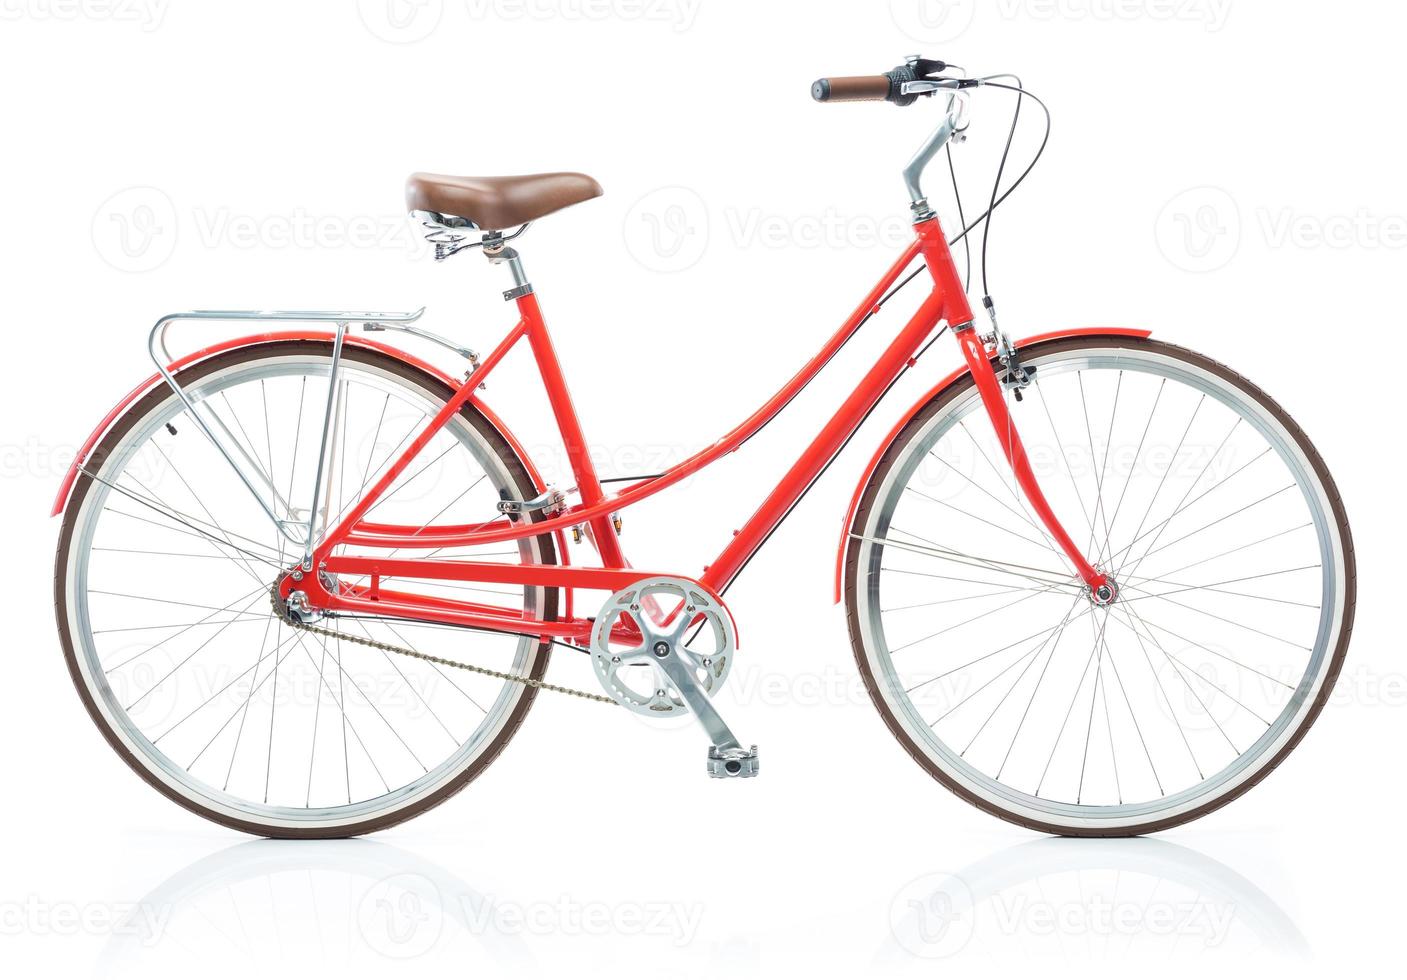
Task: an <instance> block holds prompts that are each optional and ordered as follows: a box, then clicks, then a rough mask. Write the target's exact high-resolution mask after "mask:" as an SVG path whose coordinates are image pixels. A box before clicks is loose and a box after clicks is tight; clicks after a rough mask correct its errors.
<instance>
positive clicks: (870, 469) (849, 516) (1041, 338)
mask: <svg viewBox="0 0 1407 980" xmlns="http://www.w3.org/2000/svg"><path fill="white" fill-rule="evenodd" d="M1150 334H1151V331H1149V330H1133V329H1130V328H1127V327H1082V328H1078V329H1074V330H1055V331H1052V332H1050V333H1041V334H1036V335H1035V336H1033V337H1027V338H1025V339H1024V340H1019V341H1017V342H1016V349H1017V350H1025V349H1026V348H1029V347H1032V346H1034V345H1035V344H1042V343H1045V342H1046V341H1050V340H1064V339H1065V338H1067V337H1139V338H1142V337H1147V336H1149V335H1150ZM967 373H968V372H967V367H966V365H964V366H963V367H961V368H959V369H958V370H956V371H954V372H953V373H952V374H950V375H948V376H947V377H946V378H944V379H943V380H942V381H940V382H938V384H936V385H934V386H933V387H932V388H930V389H929V390H928V393H927V394H925V395H924V396H923V397H922V398H920V399H919V400H918V401H917V402H915V403H914V406H913V408H911V409H909V410H908V411H907V412H905V413H904V414H903V416H901V417H900V419H899V421H898V422H897V423H896V424H895V426H894V428H892V429H890V430H889V434H888V435H887V436H885V437H884V440H883V441H882V442H880V444H879V448H878V449H877V450H875V454H874V456H873V457H871V459H870V462H869V465H868V466H866V467H865V470H864V472H863V473H861V474H860V482H859V483H858V484H856V486H855V492H854V494H852V495H851V497H850V506H849V508H848V509H847V510H846V511H845V522H844V523H843V524H841V526H840V547H839V548H838V549H837V551H836V556H835V601H836V602H839V601H840V599H841V592H842V590H843V589H844V587H845V548H846V545H847V544H848V542H849V539H850V527H851V525H852V524H854V522H855V512H856V511H857V510H858V509H859V507H860V498H861V497H862V496H863V495H864V492H865V487H866V486H868V485H869V482H870V478H871V477H872V476H874V472H875V470H876V469H877V468H878V467H879V461H880V460H881V459H883V458H884V454H885V453H886V452H887V451H888V450H889V447H890V446H892V445H893V444H894V440H895V439H897V438H898V437H899V433H900V432H902V431H903V429H904V426H906V425H908V424H909V421H910V420H911V419H912V418H913V417H914V416H915V415H917V414H918V413H919V410H920V409H922V408H923V406H925V405H927V404H928V403H929V402H931V401H932V400H933V399H934V398H936V397H938V396H939V395H941V394H942V393H943V392H944V391H946V390H947V389H948V388H949V387H951V386H952V385H954V384H957V383H958V382H959V381H961V380H962V379H963V378H964V377H966V376H967Z"/></svg>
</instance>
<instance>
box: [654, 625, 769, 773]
mask: <svg viewBox="0 0 1407 980" xmlns="http://www.w3.org/2000/svg"><path fill="white" fill-rule="evenodd" d="M651 652H652V654H653V659H654V662H655V665H656V666H657V667H658V668H659V669H660V670H662V671H663V672H664V675H665V676H666V677H668V678H669V680H670V682H671V683H672V684H673V685H674V686H675V688H677V689H678V691H679V695H680V697H682V698H683V699H684V703H685V704H686V705H688V706H689V710H690V711H692V712H693V713H694V717H695V718H697V719H698V720H699V724H700V725H702V726H703V729H704V732H705V733H706V734H707V735H708V738H709V742H711V743H712V744H711V745H710V746H709V749H708V774H709V775H710V776H715V777H729V776H756V775H757V771H758V762H757V746H756V745H754V746H752V747H751V748H750V749H745V748H743V746H742V743H740V742H739V741H738V738H737V736H736V735H734V734H733V730H732V729H731V728H729V727H728V723H727V722H725V721H724V720H723V716H722V715H721V714H719V713H718V709H717V708H715V707H714V706H713V700H712V699H711V698H709V696H708V692H707V691H705V690H704V689H703V687H702V686H701V685H700V684H699V681H698V677H697V676H696V675H695V674H694V667H693V665H692V664H690V663H689V662H688V661H687V660H686V659H685V658H684V657H681V656H680V655H679V653H678V652H677V651H676V650H675V648H674V647H673V646H671V645H670V644H667V643H663V644H656V646H655V649H654V650H652V651H651Z"/></svg>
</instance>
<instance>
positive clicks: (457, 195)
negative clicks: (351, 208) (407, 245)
mask: <svg viewBox="0 0 1407 980" xmlns="http://www.w3.org/2000/svg"><path fill="white" fill-rule="evenodd" d="M405 196H406V206H407V207H408V208H409V210H411V211H434V212H436V213H437V214H448V215H453V216H455V217H457V218H465V219H467V220H469V221H471V222H473V223H474V225H475V226H476V227H478V228H482V229H484V230H486V231H502V230H504V229H507V228H512V227H514V226H515V225H521V224H526V223H527V222H529V221H536V220H537V219H538V218H541V217H543V216H544V215H549V214H551V213H552V212H553V211H560V210H562V209H563V208H565V207H570V206H571V205H573V204H580V203H581V202H582V201H589V200H591V199H592V198H593V197H600V196H601V185H600V184H598V183H596V181H595V180H593V179H592V178H590V177H588V176H587V175H586V174H577V173H555V174H524V175H521V176H517V177H449V176H446V175H444V174H424V173H419V174H411V175H410V179H409V180H407V181H406V189H405Z"/></svg>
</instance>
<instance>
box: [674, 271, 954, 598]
mask: <svg viewBox="0 0 1407 980" xmlns="http://www.w3.org/2000/svg"><path fill="white" fill-rule="evenodd" d="M942 315H943V297H942V294H941V293H940V292H939V291H938V290H937V289H935V290H934V291H933V292H931V293H929V295H928V298H927V299H926V300H924V302H923V305H921V306H920V307H919V308H918V311H917V312H916V313H914V315H913V317H912V318H910V320H909V322H908V323H907V324H905V326H904V329H903V330H902V331H901V332H900V333H899V336H897V337H896V338H894V341H893V343H891V344H890V345H889V346H888V347H887V348H885V350H884V353H883V354H881V355H880V357H879V360H878V361H876V362H875V365H874V367H872V368H870V370H869V372H868V373H867V374H866V375H865V376H864V377H863V378H862V379H860V382H859V384H857V385H856V386H855V390H854V391H853V392H851V394H850V397H849V398H847V399H846V400H845V402H844V404H842V405H841V406H840V408H839V409H838V410H837V411H836V413H835V415H834V416H833V417H832V418H831V420H830V421H829V422H828V423H826V426H825V428H823V429H822V430H821V431H820V433H819V434H818V435H817V436H816V438H815V439H814V440H812V442H811V445H809V446H807V447H806V451H805V452H804V453H802V454H801V458H800V459H798V460H797V461H796V463H795V464H794V465H793V466H792V468H791V469H790V470H788V471H787V473H786V475H785V476H783V477H782V479H781V481H780V482H779V483H778V484H777V488H776V489H775V490H773V491H772V493H771V494H769V495H768V497H767V499H766V500H764V501H763V502H762V506H760V507H759V508H758V509H757V512H756V513H755V514H753V515H752V517H750V518H749V519H748V522H747V523H746V524H744V525H743V527H742V528H741V529H740V530H739V531H738V532H737V533H736V534H735V535H734V536H733V540H732V541H731V542H730V543H729V544H728V547H726V548H724V549H723V552H722V553H721V554H720V555H719V556H718V557H717V558H716V559H714V561H713V564H711V565H709V566H708V568H706V569H705V570H704V574H703V577H702V578H701V579H700V581H701V582H703V584H704V585H707V586H708V587H709V588H711V589H713V590H714V591H715V592H719V593H721V592H722V591H723V590H724V589H726V588H727V587H728V586H729V585H730V584H731V583H732V581H733V579H734V578H735V577H736V576H737V574H738V572H740V571H742V568H743V566H744V565H745V564H747V561H748V559H749V558H751V557H752V556H753V554H754V553H755V552H756V551H757V549H758V548H760V547H762V545H763V543H765V542H766V540H767V538H768V537H769V536H770V535H771V533H772V532H773V531H774V530H776V528H777V525H778V524H780V523H781V522H782V520H783V519H784V518H785V517H786V516H787V513H788V512H789V511H790V510H791V508H792V507H793V506H795V504H796V502H797V501H798V500H800V499H801V495H802V494H804V493H805V492H806V490H807V488H808V487H810V486H811V484H812V483H813V482H815V480H816V478H817V477H818V476H820V475H821V472H822V471H823V470H824V469H825V468H826V467H827V466H828V465H830V461H831V460H832V459H834V458H835V456H836V454H837V453H839V452H840V450H841V447H843V446H844V445H845V442H846V440H847V439H849V438H850V436H851V435H853V434H854V432H855V430H856V429H858V428H859V427H860V423H861V422H863V421H864V419H865V416H866V415H867V414H868V413H869V411H870V409H871V408H873V407H874V405H875V403H876V402H878V401H879V400H880V398H882V397H883V396H884V393H885V391H887V390H888V388H889V386H890V385H891V384H893V383H894V380H895V379H896V378H898V377H899V375H900V374H902V373H903V372H904V369H905V368H906V367H907V366H908V364H909V361H910V359H911V358H912V357H913V356H914V353H915V352H916V351H917V350H918V348H919V345H920V344H922V343H923V342H924V340H925V339H927V337H928V335H929V334H930V333H932V332H933V328H934V327H935V326H937V324H938V321H939V320H940V319H941V318H942Z"/></svg>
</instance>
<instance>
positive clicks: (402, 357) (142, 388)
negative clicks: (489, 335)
mask: <svg viewBox="0 0 1407 980" xmlns="http://www.w3.org/2000/svg"><path fill="white" fill-rule="evenodd" d="M334 339H335V338H334V335H333V334H331V333H329V332H326V331H319V330H282V331H275V332H272V333H258V334H250V335H248V336H245V337H236V338H234V339H232V340H225V341H221V342H220V343H218V344H213V345H211V346H209V347H204V348H201V349H200V350H197V351H193V352H192V353H190V354H186V355H185V356H184V357H180V358H177V359H176V360H174V361H172V362H171V363H170V364H169V365H168V366H167V370H169V371H171V372H173V373H174V372H176V371H179V370H180V369H181V368H185V367H189V366H190V365H192V364H195V363H197V362H199V361H203V360H205V359H206V358H207V357H213V356H215V355H216V354H224V353H226V352H228V351H232V350H238V349H240V348H242V347H252V346H254V345H255V344H266V343H271V342H277V341H292V340H322V341H326V342H327V343H329V344H330V343H332V342H333V340H334ZM344 342H345V343H348V344H351V345H353V346H356V347H365V348H368V349H370V350H375V351H379V352H381V353H382V354H387V355H389V356H391V357H394V358H396V359H397V360H399V361H403V362H404V363H406V364H409V365H410V366H411V367H414V368H418V369H419V370H421V371H424V372H425V373H426V374H429V375H431V376H432V377H434V378H435V379H436V380H439V381H443V382H444V383H445V384H447V385H449V387H450V388H452V389H457V388H458V387H459V386H460V385H461V384H463V381H461V380H460V379H457V378H454V377H452V376H451V375H449V374H446V373H445V372H444V371H443V370H441V369H440V368H437V367H435V366H434V365H433V364H431V363H429V362H428V361H424V360H421V359H420V358H418V357H416V356H414V355H413V354H407V353H406V352H405V351H403V350H400V349H398V348H395V347H392V346H390V345H389V344H384V343H381V342H380V341H376V340H372V339H370V338H367V337H361V336H357V335H354V334H350V333H349V334H347V336H346V338H345V340H344ZM163 383H164V382H163V381H162V380H161V375H159V374H153V375H152V376H151V377H149V378H147V379H146V380H145V381H143V382H142V383H141V384H140V385H138V386H137V387H135V388H133V389H132V390H131V391H129V392H128V393H127V395H126V396H125V397H124V398H123V399H122V400H121V401H119V402H118V403H117V404H116V405H114V406H113V408H112V411H110V412H108V413H107V415H105V416H103V420H102V421H101V422H99V423H98V426H97V428H95V429H94V430H93V431H92V433H91V434H90V435H89V436H88V438H87V439H85V440H84V441H83V445H82V446H80V447H79V449H78V452H77V453H76V454H75V455H74V457H73V463H72V464H71V465H70V466H69V468H68V473H67V474H65V476H64V480H63V483H62V484H61V485H60V486H59V492H58V495H57V496H56V497H55V498H54V506H53V509H52V510H51V511H50V512H49V516H51V517H56V516H58V515H59V514H62V513H63V510H64V507H66V506H67V505H68V498H69V497H70V496H71V495H72V493H73V485H74V483H76V482H77V480H78V473H79V471H80V470H81V469H82V467H83V464H84V463H86V462H87V461H88V456H89V454H91V453H92V451H93V449H94V447H95V446H97V444H98V442H99V441H100V440H101V439H102V438H103V436H104V435H106V434H107V432H108V430H109V429H111V428H112V426H113V424H114V423H116V421H117V420H118V419H119V418H121V417H122V414H123V413H124V412H126V411H127V409H129V408H130V407H131V406H132V405H133V404H134V403H135V402H136V401H137V399H139V398H141V397H142V396H144V395H145V394H146V393H147V392H149V391H151V390H152V389H153V388H155V387H156V386H157V385H158V384H163ZM469 401H470V402H471V403H472V404H473V405H474V407H475V408H477V409H478V410H479V411H480V412H482V413H483V415H484V418H486V419H488V421H489V424H490V425H492V426H493V427H494V428H495V429H497V430H498V432H499V434H500V435H502V436H503V438H504V441H506V442H507V443H508V445H509V446H511V447H512V448H513V451H514V452H515V453H517V454H518V458H519V459H521V460H522V461H523V465H524V466H525V467H526V468H527V471H528V476H529V478H530V479H531V480H532V481H533V484H534V486H535V487H536V488H537V491H538V492H539V493H542V492H544V491H545V490H546V489H547V484H546V483H545V482H544V481H543V479H542V474H541V473H539V472H538V470H537V467H536V466H535V465H534V464H533V460H532V457H531V456H529V455H528V453H527V451H526V450H524V448H523V445H522V443H520V442H519V441H518V439H517V437H516V436H514V435H513V433H512V431H511V430H509V428H508V426H507V425H505V424H504V422H503V420H502V419H501V418H499V417H498V415H497V414H496V413H495V412H494V411H493V410H492V409H490V408H489V407H488V406H487V405H485V404H484V402H483V400H482V399H480V398H479V396H478V395H474V396H472V397H471V398H470V399H469ZM555 537H556V540H557V550H558V554H560V555H561V562H562V564H570V563H571V559H570V557H569V555H568V553H567V539H566V536H565V535H564V534H562V533H561V532H560V531H559V532H557V534H556V535H555ZM567 604H568V608H567V610H566V612H565V615H566V616H568V617H570V616H571V610H570V605H571V595H570V590H568V595H567Z"/></svg>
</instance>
